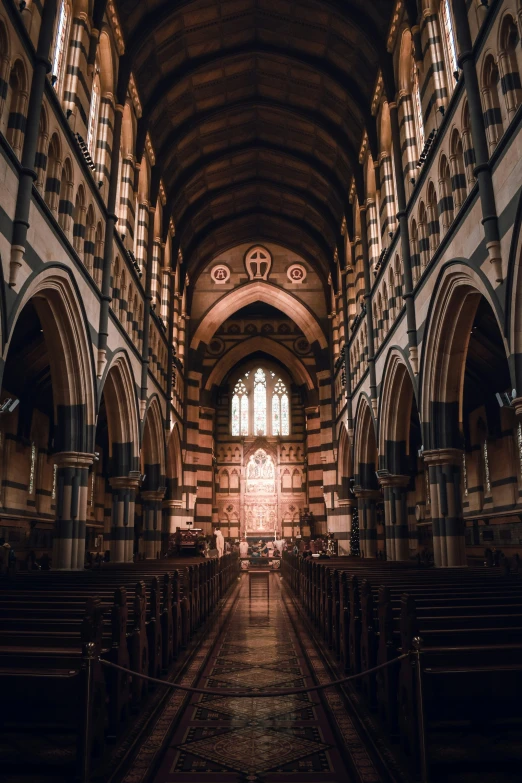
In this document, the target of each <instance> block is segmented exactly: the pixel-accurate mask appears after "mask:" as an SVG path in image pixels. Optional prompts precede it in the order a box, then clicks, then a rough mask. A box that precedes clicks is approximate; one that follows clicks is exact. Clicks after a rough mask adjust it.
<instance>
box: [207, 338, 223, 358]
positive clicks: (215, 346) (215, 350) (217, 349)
mask: <svg viewBox="0 0 522 783" xmlns="http://www.w3.org/2000/svg"><path fill="white" fill-rule="evenodd" d="M224 350H225V343H224V342H223V340H222V339H221V338H220V337H213V338H212V340H211V341H210V343H209V344H208V345H207V353H209V354H210V355H211V356H220V355H221V354H222V353H223V351H224Z"/></svg>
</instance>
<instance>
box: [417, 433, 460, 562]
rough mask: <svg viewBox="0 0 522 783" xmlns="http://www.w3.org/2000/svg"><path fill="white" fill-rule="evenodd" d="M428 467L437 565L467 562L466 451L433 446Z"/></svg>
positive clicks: (424, 454) (425, 461)
mask: <svg viewBox="0 0 522 783" xmlns="http://www.w3.org/2000/svg"><path fill="white" fill-rule="evenodd" d="M423 458H424V463H425V464H426V465H427V467H428V474H429V481H430V496H431V522H432V526H433V555H434V559H435V565H436V566H438V567H439V568H450V567H454V566H462V565H466V543H465V536H464V519H463V517H462V502H461V494H460V492H461V490H460V471H461V465H462V452H461V451H460V450H459V449H433V450H430V451H425V452H424V453H423Z"/></svg>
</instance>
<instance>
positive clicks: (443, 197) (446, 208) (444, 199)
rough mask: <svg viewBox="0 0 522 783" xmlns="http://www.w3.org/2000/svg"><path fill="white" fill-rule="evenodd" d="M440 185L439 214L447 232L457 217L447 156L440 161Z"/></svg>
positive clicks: (443, 156)
mask: <svg viewBox="0 0 522 783" xmlns="http://www.w3.org/2000/svg"><path fill="white" fill-rule="evenodd" d="M439 185H440V201H439V212H440V216H441V219H442V227H443V228H444V231H447V229H448V228H449V226H450V224H451V223H452V222H453V218H454V216H455V215H454V204H453V194H452V185H451V172H450V167H449V163H448V159H447V158H446V156H445V155H442V156H441V159H440V173H439Z"/></svg>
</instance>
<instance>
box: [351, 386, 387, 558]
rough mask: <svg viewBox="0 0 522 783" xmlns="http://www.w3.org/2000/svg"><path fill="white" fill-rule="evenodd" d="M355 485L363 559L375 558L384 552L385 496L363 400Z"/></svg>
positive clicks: (357, 430)
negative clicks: (380, 483) (380, 482)
mask: <svg viewBox="0 0 522 783" xmlns="http://www.w3.org/2000/svg"><path fill="white" fill-rule="evenodd" d="M355 446H356V452H355V460H354V461H355V485H354V493H355V497H356V498H357V501H358V517H359V546H360V554H361V557H375V556H376V555H377V552H378V551H382V550H383V549H384V530H383V507H382V493H381V491H380V489H379V483H378V481H377V467H378V455H377V439H376V436H375V426H374V422H373V416H372V413H371V409H370V406H369V404H368V402H367V401H366V400H365V399H364V400H362V401H361V404H360V406H359V411H358V413H357V419H356V428H355Z"/></svg>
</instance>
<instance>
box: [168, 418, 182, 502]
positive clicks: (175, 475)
mask: <svg viewBox="0 0 522 783" xmlns="http://www.w3.org/2000/svg"><path fill="white" fill-rule="evenodd" d="M181 445H182V444H181V435H180V429H179V425H178V424H177V423H175V424H174V426H173V428H172V430H171V433H170V436H169V440H168V445H167V470H166V475H167V495H168V497H169V498H172V499H176V498H181V489H182V485H183V462H182V453H181V451H182V449H181Z"/></svg>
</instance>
